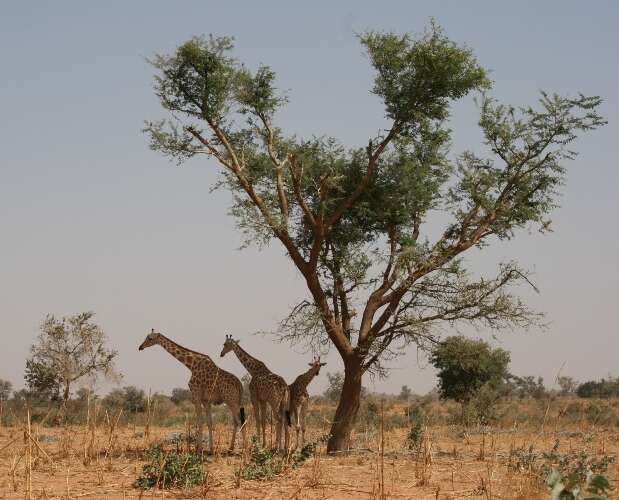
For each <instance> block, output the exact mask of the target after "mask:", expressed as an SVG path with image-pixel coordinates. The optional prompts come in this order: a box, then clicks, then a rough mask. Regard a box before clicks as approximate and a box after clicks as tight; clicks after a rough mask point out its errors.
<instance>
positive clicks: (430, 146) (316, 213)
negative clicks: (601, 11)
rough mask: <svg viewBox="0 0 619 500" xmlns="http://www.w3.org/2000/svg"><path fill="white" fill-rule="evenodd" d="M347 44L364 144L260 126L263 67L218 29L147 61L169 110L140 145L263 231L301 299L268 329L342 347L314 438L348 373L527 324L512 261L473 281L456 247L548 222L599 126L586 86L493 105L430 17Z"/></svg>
mask: <svg viewBox="0 0 619 500" xmlns="http://www.w3.org/2000/svg"><path fill="white" fill-rule="evenodd" d="M359 39H360V42H361V44H362V45H363V46H364V48H365V50H366V51H367V53H368V56H369V60H370V63H371V64H372V66H373V68H374V70H375V78H374V84H373V86H372V88H371V92H372V93H373V94H374V95H375V96H377V98H378V99H380V100H381V101H382V103H383V105H384V110H385V117H386V119H387V121H388V124H387V127H386V128H385V129H384V130H382V131H381V132H379V133H378V134H377V135H376V136H375V137H371V138H369V140H368V141H367V146H366V147H364V148H354V147H353V148H350V147H346V146H345V145H343V144H341V143H340V142H339V141H338V140H337V139H336V138H333V137H313V138H310V139H302V138H299V137H295V136H291V135H286V134H285V133H284V132H283V131H282V130H281V129H280V128H278V127H277V125H276V124H275V121H276V115H277V111H278V110H279V109H280V108H281V107H282V106H284V105H285V104H286V102H287V96H285V95H284V94H283V93H281V92H279V91H278V89H277V87H276V84H275V73H274V72H273V71H272V70H271V69H270V68H269V67H268V66H264V65H262V66H259V67H258V68H257V69H256V70H255V71H251V70H250V69H248V68H247V67H246V66H244V65H242V64H240V63H239V62H238V61H237V60H236V59H235V58H234V57H233V56H232V49H233V40H232V39H231V38H228V37H213V36H211V37H208V38H204V37H194V38H192V39H190V40H189V41H188V42H186V43H184V44H182V45H181V46H180V47H178V49H177V50H176V51H175V52H174V53H173V54H171V55H158V56H156V57H155V58H154V59H153V60H152V64H153V66H154V67H155V68H156V70H157V75H156V77H155V92H156V93H157V95H158V97H159V99H160V102H161V105H162V106H163V108H164V109H165V110H167V111H168V113H169V116H168V119H166V120H162V121H158V122H147V124H146V128H145V131H146V132H147V133H148V134H149V136H150V141H151V147H152V148H153V149H154V150H156V151H159V152H161V153H163V154H164V155H166V156H168V157H169V158H171V159H172V160H174V161H177V162H178V163H182V162H184V161H185V160H187V159H189V158H193V157H200V156H205V157H207V158H212V159H214V160H215V161H216V162H217V163H218V164H219V165H220V166H221V167H222V170H221V173H222V175H221V178H220V180H219V182H218V184H217V187H219V188H225V189H227V190H229V191H230V192H231V194H232V197H233V204H232V207H231V210H230V212H231V214H232V215H233V217H234V218H235V220H236V223H237V225H238V227H239V228H240V229H241V230H242V231H243V233H244V234H245V238H246V243H247V244H250V243H255V244H258V245H264V244H267V243H268V242H270V241H271V240H278V241H279V242H280V243H281V244H282V245H283V247H284V248H285V250H286V252H287V254H288V256H289V258H290V259H291V260H292V262H293V263H294V265H295V266H296V268H297V270H298V271H299V272H300V273H301V275H302V276H303V277H304V279H305V282H306V284H307V289H308V293H309V296H308V297H307V298H306V299H304V300H303V301H301V302H300V303H299V304H298V305H297V306H296V307H294V308H293V309H292V311H291V313H290V315H289V316H288V317H287V318H285V319H284V320H283V321H282V323H281V325H280V330H279V334H280V335H281V337H282V338H284V339H286V340H289V341H291V342H307V343H309V344H310V345H311V346H312V347H313V348H315V349H321V348H325V347H327V346H334V347H335V348H336V349H337V351H338V352H339V354H340V356H341V357H342V360H343V362H344V367H345V370H344V384H343V389H342V398H341V400H340V405H339V406H338V410H337V411H336V416H335V419H334V420H335V422H336V423H334V428H333V429H332V440H331V441H330V443H329V449H330V450H335V449H341V448H342V447H344V446H345V441H346V436H347V435H348V434H349V432H350V429H351V428H352V422H354V419H355V417H356V414H357V410H358V407H359V403H358V398H359V394H360V391H361V377H362V375H363V373H365V372H367V371H372V372H374V373H378V374H381V375H384V374H386V368H387V365H386V364H385V363H386V362H388V360H389V359H391V358H392V357H393V356H395V355H397V354H399V353H400V352H402V348H403V347H405V346H406V345H408V344H410V343H414V344H417V345H421V346H426V345H427V343H428V342H434V341H436V339H437V336H438V333H439V332H440V330H441V326H444V325H453V324H457V323H468V324H471V325H474V326H477V327H488V328H491V329H498V328H504V327H513V326H517V327H530V326H532V325H537V324H539V323H540V322H541V315H540V314H539V313H537V312H535V311H532V310H530V309H529V308H528V307H527V306H526V305H525V304H524V303H523V302H522V301H521V300H520V299H519V298H518V297H517V296H516V295H514V293H513V292H512V290H513V285H517V284H519V283H524V284H527V283H529V284H530V281H529V277H528V273H527V271H526V270H523V269H521V268H520V267H519V266H518V265H517V264H516V263H515V262H506V263H503V264H502V265H500V266H499V268H498V270H497V272H496V275H494V276H491V277H485V278H475V277H473V276H472V275H471V274H470V273H469V272H468V271H467V269H466V267H465V265H464V261H463V260H462V254H463V253H464V252H466V251H467V250H469V249H471V248H476V247H477V248H480V247H483V246H485V245H487V244H489V243H490V242H491V241H492V239H493V238H494V239H501V240H509V239H511V238H513V237H514V236H515V235H516V232H517V230H518V229H520V228H525V227H531V226H534V227H535V226H536V227H538V228H539V229H540V231H542V232H543V231H546V230H548V229H549V225H550V212H551V210H552V209H553V208H554V207H555V206H556V204H557V195H558V190H559V188H560V186H561V184H562V183H563V181H564V178H565V173H566V170H565V167H564V165H563V163H564V161H566V160H570V159H573V158H574V157H575V155H576V153H575V152H574V151H573V150H572V149H571V148H568V145H570V143H571V142H572V141H573V140H574V139H575V138H576V135H577V134H578V133H579V132H583V131H588V130H592V129H595V128H596V127H599V126H600V125H602V124H603V123H604V121H603V119H602V118H601V116H600V115H599V114H598V113H597V107H598V106H599V104H600V102H601V99H600V98H599V97H596V96H593V97H591V96H585V95H578V96H577V97H562V96H559V95H556V94H550V93H542V94H541V96H540V99H539V102H538V106H537V107H536V108H533V107H528V106H527V107H520V108H517V107H512V106H506V105H502V104H500V103H498V102H496V101H495V100H494V99H492V97H490V96H489V95H488V94H487V92H489V91H490V88H491V82H490V80H489V78H488V76H487V71H486V70H485V69H484V68H483V67H482V66H481V65H480V64H479V63H478V62H477V60H476V58H475V56H474V54H473V52H472V50H471V49H470V48H468V47H464V46H461V45H458V44H456V43H455V42H453V41H451V40H450V39H448V38H447V37H446V36H445V34H444V33H443V31H442V30H441V29H440V28H439V27H438V26H436V25H432V26H431V27H430V29H428V30H427V31H426V32H425V33H423V34H422V35H420V36H417V37H413V36H410V35H407V34H404V35H400V34H396V33H389V32H373V31H370V32H367V33H365V34H362V35H361V36H360V37H359ZM471 92H476V93H480V101H479V107H480V119H479V126H480V127H481V130H482V132H483V135H484V145H485V147H486V149H487V152H488V155H487V156H486V157H482V156H480V155H479V154H476V153H473V152H472V151H464V152H462V153H459V154H455V155H454V154H451V152H450V137H451V130H450V129H449V127H448V123H447V121H448V118H449V112H450V106H451V104H452V102H453V101H455V100H457V99H460V98H462V97H464V96H465V95H467V94H469V93H471ZM434 211H441V212H442V213H444V214H446V215H447V216H448V217H449V222H448V223H447V224H446V225H445V227H444V229H443V231H442V232H441V234H440V236H439V237H438V238H431V236H430V232H429V231H427V229H426V223H427V221H428V219H429V218H430V216H431V214H432V213H433V212H434Z"/></svg>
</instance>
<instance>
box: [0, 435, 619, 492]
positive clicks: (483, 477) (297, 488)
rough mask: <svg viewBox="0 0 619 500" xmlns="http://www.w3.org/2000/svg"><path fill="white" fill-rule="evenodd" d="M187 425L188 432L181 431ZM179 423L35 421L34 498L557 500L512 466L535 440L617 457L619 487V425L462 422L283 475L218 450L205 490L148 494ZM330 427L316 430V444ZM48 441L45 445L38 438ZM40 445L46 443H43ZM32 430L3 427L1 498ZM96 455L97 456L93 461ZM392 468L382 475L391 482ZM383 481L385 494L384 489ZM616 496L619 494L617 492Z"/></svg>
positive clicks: (21, 486) (19, 474) (19, 477)
mask: <svg viewBox="0 0 619 500" xmlns="http://www.w3.org/2000/svg"><path fill="white" fill-rule="evenodd" d="M176 430H177V431H180V430H181V429H176ZM216 430H217V432H216V436H217V437H218V439H217V449H218V450H223V449H225V443H226V442H227V439H228V438H229V437H228V434H227V429H226V428H225V427H223V426H219V427H218V428H217V429H216ZM173 431H174V429H170V428H156V429H153V430H151V431H150V435H149V437H148V438H146V437H143V429H136V428H122V429H120V430H119V431H112V432H110V429H109V428H106V427H105V426H101V427H100V428H97V429H96V430H95V434H94V436H93V434H92V432H91V431H89V429H88V428H86V427H85V426H81V427H68V428H66V429H50V428H37V427H36V426H34V427H33V430H32V434H33V436H34V437H35V438H36V443H34V444H33V445H32V457H33V458H32V463H33V466H32V498H43V499H47V498H49V499H51V498H65V499H66V498H89V499H96V498H105V499H108V498H109V499H112V498H142V497H143V498H227V499H231V498H233V499H254V498H256V499H257V498H261V499H264V498H271V499H280V498H288V499H310V498H311V499H318V498H320V499H326V498H329V499H352V498H381V496H382V497H383V498H385V497H386V498H415V499H426V498H428V499H437V498H438V499H457V498H486V499H490V498H514V499H515V498H519V499H535V498H548V493H547V492H546V490H545V488H544V486H543V485H540V483H539V481H538V479H536V477H535V476H534V475H532V474H531V473H529V471H527V470H524V469H523V468H522V467H520V468H518V467H514V466H513V465H514V463H513V458H512V467H509V463H510V450H513V449H517V448H519V447H522V448H526V449H528V448H529V446H531V445H532V446H533V447H534V450H537V451H548V450H550V449H551V448H552V447H553V445H554V443H555V441H556V439H559V440H560V450H561V451H563V452H567V451H568V450H583V449H585V450H587V451H588V453H589V454H591V455H594V456H601V455H610V456H614V457H616V459H615V463H614V464H612V465H611V466H610V468H609V471H608V474H607V476H608V477H609V479H610V480H611V481H612V482H613V484H614V485H615V486H616V487H619V468H618V466H619V463H618V462H619V457H618V456H617V455H619V429H617V428H611V429H595V428H594V429H592V428H590V427H588V428H585V427H583V426H580V427H578V426H575V427H574V428H569V429H568V428H556V427H555V428H548V429H546V430H544V432H541V431H540V429H530V428H529V429H526V430H525V429H523V430H519V429H508V430H505V429H503V430H495V431H494V432H487V433H485V434H484V433H481V432H471V433H470V434H466V433H462V431H458V430H457V429H456V428H453V427H448V426H440V427H433V428H429V429H428V432H427V435H428V436H429V438H428V439H427V440H426V441H425V442H424V450H425V452H422V453H420V454H418V455H416V456H415V455H413V454H411V453H409V452H407V451H406V450H405V444H404V443H405V437H406V430H405V429H395V430H392V431H389V432H386V433H385V436H384V439H385V446H384V449H385V452H384V457H383V460H382V464H381V456H380V453H379V452H377V451H376V450H379V449H380V448H379V436H378V435H377V433H375V432H374V433H370V434H368V433H366V435H365V436H359V435H358V436H357V439H356V442H357V443H359V444H360V446H363V447H366V448H367V449H361V450H357V451H354V452H352V453H350V454H348V455H346V456H339V457H331V456H326V455H325V453H324V446H322V447H319V452H318V453H317V454H316V455H315V456H314V457H313V458H310V459H309V460H307V461H306V462H305V463H304V464H303V465H302V466H301V467H298V468H287V469H285V470H284V472H283V473H282V474H281V475H279V476H278V477H276V478H275V479H273V480H269V481H240V484H239V482H238V481H237V479H236V475H235V471H237V470H238V469H239V467H240V466H241V465H242V461H243V460H246V458H244V457H243V456H242V455H241V453H236V454H233V455H229V454H219V453H216V454H215V455H214V456H210V457H208V463H207V464H206V465H205V468H206V471H207V474H208V476H207V477H208V479H207V482H206V484H204V485H203V486H202V487H200V488H194V489H191V490H184V491H160V490H149V491H144V492H143V491H141V490H138V489H136V488H134V487H133V486H132V483H133V482H134V481H135V479H136V478H137V477H138V475H139V474H140V471H141V469H142V465H143V463H144V462H143V452H144V450H145V448H147V447H148V445H149V443H152V442H156V441H158V440H161V439H163V438H165V437H166V436H168V435H170V433H171V432H173ZM322 432H323V430H322V429H315V430H313V431H312V432H310V436H309V438H310V440H311V439H312V438H316V437H317V436H319V435H320V434H321V433H322ZM37 443H38V444H37ZM39 446H40V448H39ZM25 452H26V447H25V445H24V431H23V429H20V428H16V427H10V428H6V427H0V470H1V472H0V498H25V485H26V477H25V474H26V472H27V467H26V466H25V464H26V463H27V460H26V457H27V455H25ZM87 456H90V457H92V458H90V459H89V460H85V457H87ZM381 469H382V477H383V479H382V481H381ZM381 485H383V486H382V493H383V494H382V495H381ZM611 498H619V494H618V492H617V489H615V491H614V492H613V495H612V496H611Z"/></svg>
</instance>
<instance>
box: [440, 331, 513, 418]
mask: <svg viewBox="0 0 619 500" xmlns="http://www.w3.org/2000/svg"><path fill="white" fill-rule="evenodd" d="M431 360H432V364H433V365H434V367H435V368H436V369H437V371H438V373H437V376H438V379H439V392H440V395H441V397H442V398H445V399H453V400H454V401H457V402H459V403H461V404H462V405H463V407H464V405H466V404H467V403H468V402H469V401H471V399H473V397H475V396H476V395H477V393H478V392H479V391H480V390H481V389H482V387H485V388H491V389H494V390H497V389H499V388H500V387H501V386H503V385H504V383H505V380H506V379H507V377H508V376H509V372H508V371H507V367H508V365H509V360H510V358H509V353H508V352H507V351H504V350H503V349H498V348H497V349H492V348H491V347H490V346H489V345H488V343H487V342H484V341H483V340H473V339H467V338H465V337H448V338H446V339H445V340H443V341H441V342H439V343H438V344H437V345H436V347H435V348H434V350H433V351H432V356H431Z"/></svg>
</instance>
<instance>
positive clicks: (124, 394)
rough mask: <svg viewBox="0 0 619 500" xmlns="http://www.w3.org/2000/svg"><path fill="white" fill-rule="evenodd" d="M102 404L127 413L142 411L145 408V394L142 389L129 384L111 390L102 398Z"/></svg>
mask: <svg viewBox="0 0 619 500" xmlns="http://www.w3.org/2000/svg"><path fill="white" fill-rule="evenodd" d="M103 404H104V405H105V406H107V407H110V408H114V409H116V410H119V409H121V408H122V409H123V410H124V411H126V412H128V413H142V412H143V411H144V410H145V409H146V394H145V393H144V391H143V390H142V389H138V388H137V387H135V386H133V385H130V386H125V387H123V388H122V389H113V390H111V391H110V392H109V393H108V394H107V395H106V396H105V397H104V398H103Z"/></svg>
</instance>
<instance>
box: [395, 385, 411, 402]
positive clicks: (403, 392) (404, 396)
mask: <svg viewBox="0 0 619 500" xmlns="http://www.w3.org/2000/svg"><path fill="white" fill-rule="evenodd" d="M412 397H413V391H412V390H411V389H410V387H409V386H407V385H403V386H402V388H401V389H400V394H399V395H398V399H401V400H402V401H408V400H409V399H411V398H412Z"/></svg>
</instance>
